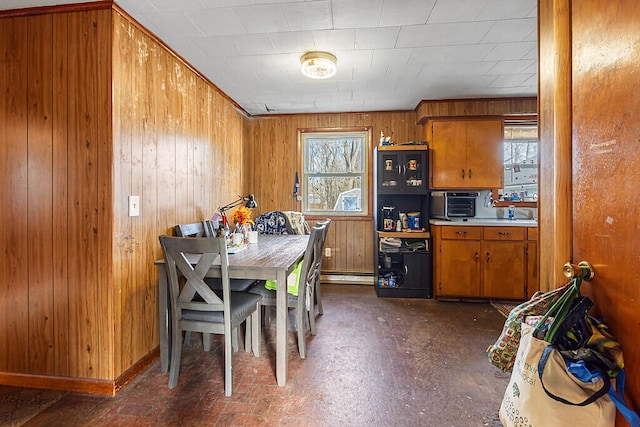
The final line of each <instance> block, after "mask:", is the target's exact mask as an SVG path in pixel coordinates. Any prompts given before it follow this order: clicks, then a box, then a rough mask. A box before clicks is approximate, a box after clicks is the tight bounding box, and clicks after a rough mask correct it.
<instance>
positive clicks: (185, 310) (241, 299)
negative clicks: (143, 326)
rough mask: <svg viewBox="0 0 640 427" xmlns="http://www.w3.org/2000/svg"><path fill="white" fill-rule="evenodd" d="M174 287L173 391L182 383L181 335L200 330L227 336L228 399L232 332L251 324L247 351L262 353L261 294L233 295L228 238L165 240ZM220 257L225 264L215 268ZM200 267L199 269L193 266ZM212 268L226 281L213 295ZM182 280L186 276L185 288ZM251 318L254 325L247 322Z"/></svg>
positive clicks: (171, 299) (162, 238) (228, 393)
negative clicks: (209, 275) (209, 278)
mask: <svg viewBox="0 0 640 427" xmlns="http://www.w3.org/2000/svg"><path fill="white" fill-rule="evenodd" d="M160 244H161V246H162V252H163V254H164V259H165V265H166V269H167V276H168V277H167V278H168V283H169V308H170V313H171V318H170V323H171V343H172V344H171V364H170V366H169V388H174V387H175V386H176V385H177V383H178V376H179V374H180V357H181V353H182V332H183V331H195V332H202V334H203V335H205V334H222V335H224V382H225V395H226V396H231V391H232V373H231V366H232V365H231V357H232V331H233V330H234V329H236V328H238V326H239V325H240V324H241V323H243V322H246V324H247V330H248V331H249V328H250V332H247V336H251V341H252V342H251V343H250V345H249V346H248V348H249V347H250V348H252V349H253V354H254V355H255V356H256V357H258V356H259V355H260V320H259V317H260V316H259V313H260V312H259V307H260V300H261V296H260V295H257V294H250V293H246V292H231V289H230V281H229V258H228V255H227V246H226V243H225V241H224V239H223V238H211V239H193V238H185V237H169V236H166V235H165V236H160ZM217 257H220V265H219V266H212V264H213V262H214V260H215V259H216V258H217ZM194 263H195V265H193V264H194ZM212 269H216V270H218V273H219V274H220V276H221V279H222V291H221V292H214V291H213V290H212V289H211V288H210V287H209V286H208V285H207V283H205V281H204V277H205V275H206V274H207V273H208V272H209V271H210V270H212ZM179 276H182V277H184V285H183V286H182V288H181V287H180V282H179ZM248 319H250V322H249V321H247V320H248Z"/></svg>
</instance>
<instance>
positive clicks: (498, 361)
mask: <svg viewBox="0 0 640 427" xmlns="http://www.w3.org/2000/svg"><path fill="white" fill-rule="evenodd" d="M572 285H573V282H569V283H568V284H566V285H565V286H563V287H561V288H558V289H554V290H552V291H549V292H544V293H543V292H536V293H535V294H534V295H533V296H532V297H531V299H529V300H528V301H525V302H523V303H522V304H520V305H518V306H517V307H515V308H514V309H513V310H511V312H510V313H509V316H507V320H506V321H505V322H504V327H503V328H502V333H501V334H500V337H499V338H498V340H497V341H496V342H495V344H493V345H491V346H489V348H488V349H487V353H489V360H490V361H491V363H493V364H494V365H495V366H497V367H498V368H500V369H502V370H503V371H510V370H511V369H512V368H513V363H514V361H515V358H516V354H517V352H518V345H519V344H520V326H521V324H522V319H523V318H524V317H525V316H535V315H542V314H545V313H546V312H547V311H548V310H549V308H550V307H551V305H553V303H554V302H556V301H557V300H558V298H560V297H561V296H562V295H563V294H564V293H565V291H567V290H568V289H569V288H570V287H571V286H572Z"/></svg>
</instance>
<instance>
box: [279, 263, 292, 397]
mask: <svg viewBox="0 0 640 427" xmlns="http://www.w3.org/2000/svg"><path fill="white" fill-rule="evenodd" d="M276 277H277V284H278V287H277V290H276V325H277V329H276V379H277V380H278V385H279V386H280V387H284V386H285V385H286V384H287V369H288V357H289V356H288V354H287V336H288V325H287V323H288V319H289V315H288V310H287V272H286V271H284V270H278V272H277V275H276Z"/></svg>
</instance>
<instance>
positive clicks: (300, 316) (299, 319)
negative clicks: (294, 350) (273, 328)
mask: <svg viewBox="0 0 640 427" xmlns="http://www.w3.org/2000/svg"><path fill="white" fill-rule="evenodd" d="M302 311H303V312H302V313H299V312H296V328H297V329H298V352H299V353H300V358H301V359H306V358H307V345H306V342H305V337H304V335H305V327H304V323H305V322H304V318H305V317H306V314H305V313H306V312H307V310H306V308H304V307H303V309H302Z"/></svg>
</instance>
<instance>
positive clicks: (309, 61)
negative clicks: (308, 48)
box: [300, 52, 337, 79]
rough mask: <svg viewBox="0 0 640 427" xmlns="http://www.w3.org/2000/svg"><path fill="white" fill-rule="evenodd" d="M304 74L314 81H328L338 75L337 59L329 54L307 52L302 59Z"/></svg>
mask: <svg viewBox="0 0 640 427" xmlns="http://www.w3.org/2000/svg"><path fill="white" fill-rule="evenodd" d="M300 63H301V64H302V74H304V75H305V76H307V77H309V78H312V79H328V78H329V77H333V76H334V75H335V74H336V70H337V68H336V57H335V56H334V55H332V54H330V53H328V52H307V53H305V54H304V55H302V56H301V57H300Z"/></svg>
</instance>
